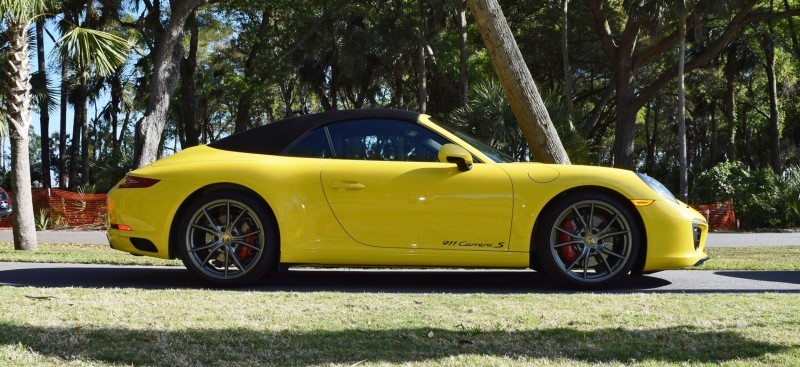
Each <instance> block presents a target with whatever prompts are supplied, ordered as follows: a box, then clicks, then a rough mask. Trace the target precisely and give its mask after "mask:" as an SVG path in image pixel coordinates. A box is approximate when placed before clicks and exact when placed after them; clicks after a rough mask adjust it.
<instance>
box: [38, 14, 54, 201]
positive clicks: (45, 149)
mask: <svg viewBox="0 0 800 367" xmlns="http://www.w3.org/2000/svg"><path fill="white" fill-rule="evenodd" d="M43 33H44V25H43V21H37V22H36V54H37V61H38V64H39V72H40V73H42V75H43V78H44V80H47V68H46V67H45V58H44V34H43ZM49 103H50V100H49V98H42V99H41V100H40V101H39V131H40V132H41V146H42V147H41V148H42V151H41V153H42V187H44V188H50V185H51V182H50V181H52V178H51V177H50V106H49Z"/></svg>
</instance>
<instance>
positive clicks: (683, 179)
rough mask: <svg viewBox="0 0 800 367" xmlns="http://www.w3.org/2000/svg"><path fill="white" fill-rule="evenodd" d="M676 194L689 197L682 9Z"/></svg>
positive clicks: (684, 36) (682, 18)
mask: <svg viewBox="0 0 800 367" xmlns="http://www.w3.org/2000/svg"><path fill="white" fill-rule="evenodd" d="M678 16H679V17H680V20H679V22H678V37H680V42H679V45H680V46H679V48H678V166H679V170H678V171H679V177H678V182H679V189H678V190H679V191H678V196H679V197H680V199H681V200H682V201H683V202H687V201H688V198H689V163H688V161H687V156H686V86H685V85H684V73H683V66H684V64H685V61H686V12H685V11H684V10H683V9H682V10H681V13H680V14H679V15H678Z"/></svg>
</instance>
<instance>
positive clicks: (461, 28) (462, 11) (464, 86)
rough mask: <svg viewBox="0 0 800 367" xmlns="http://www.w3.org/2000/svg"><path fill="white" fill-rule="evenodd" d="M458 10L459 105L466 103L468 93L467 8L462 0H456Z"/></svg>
mask: <svg viewBox="0 0 800 367" xmlns="http://www.w3.org/2000/svg"><path fill="white" fill-rule="evenodd" d="M456 9H457V11H458V47H459V50H460V53H459V73H458V74H459V80H460V82H459V91H460V96H461V105H462V106H466V105H467V94H468V93H469V71H468V70H467V60H469V52H468V50H467V9H466V4H464V0H456Z"/></svg>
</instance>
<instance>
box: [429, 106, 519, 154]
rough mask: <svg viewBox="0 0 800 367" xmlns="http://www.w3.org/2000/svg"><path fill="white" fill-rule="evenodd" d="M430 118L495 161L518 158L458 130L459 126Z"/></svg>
mask: <svg viewBox="0 0 800 367" xmlns="http://www.w3.org/2000/svg"><path fill="white" fill-rule="evenodd" d="M430 120H431V121H432V122H434V123H436V124H437V125H439V126H441V127H442V128H444V129H445V130H447V131H449V132H450V133H452V134H453V135H455V136H457V137H459V138H460V139H461V140H463V141H465V142H467V144H469V145H472V146H473V147H474V148H475V149H477V150H480V151H481V153H483V154H485V155H486V156H487V157H489V158H490V159H491V160H492V161H494V162H495V163H513V162H516V161H517V160H516V159H514V158H511V157H509V156H508V154H505V153H503V152H501V151H499V150H497V149H495V148H494V147H493V146H491V145H489V144H486V143H484V142H482V141H480V140H478V138H476V137H474V136H472V135H469V134H467V133H465V132H463V131H461V130H458V129H457V128H454V127H452V126H450V125H447V124H445V123H443V122H441V121H439V120H437V119H434V118H433V117H430Z"/></svg>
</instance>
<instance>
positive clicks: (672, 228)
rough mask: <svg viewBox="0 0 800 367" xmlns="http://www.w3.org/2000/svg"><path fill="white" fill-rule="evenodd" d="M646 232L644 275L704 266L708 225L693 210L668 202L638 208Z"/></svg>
mask: <svg viewBox="0 0 800 367" xmlns="http://www.w3.org/2000/svg"><path fill="white" fill-rule="evenodd" d="M638 209H639V214H640V215H641V216H642V220H643V222H644V224H645V228H646V232H647V256H646V258H645V263H644V268H643V269H642V270H643V271H644V272H652V271H658V270H667V269H676V268H683V267H689V266H696V265H701V264H702V263H703V262H705V260H708V255H707V254H706V253H705V247H706V239H707V238H708V223H707V222H706V220H705V218H704V217H703V216H702V215H701V214H700V213H698V212H697V211H695V210H694V209H692V208H690V207H688V206H686V205H681V204H677V203H673V202H670V201H666V200H659V201H656V202H654V203H653V204H651V205H648V206H646V207H639V208H638Z"/></svg>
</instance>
